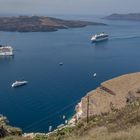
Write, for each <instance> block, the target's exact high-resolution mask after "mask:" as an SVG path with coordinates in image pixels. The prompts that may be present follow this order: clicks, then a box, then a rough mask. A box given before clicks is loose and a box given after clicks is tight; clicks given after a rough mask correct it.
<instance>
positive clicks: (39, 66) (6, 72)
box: [0, 16, 140, 132]
mask: <svg viewBox="0 0 140 140" xmlns="http://www.w3.org/2000/svg"><path fill="white" fill-rule="evenodd" d="M71 18H76V17H71ZM76 19H77V18H76ZM79 19H85V20H91V21H92V20H93V21H95V20H96V21H101V22H104V23H107V24H108V26H87V27H85V28H77V29H68V30H59V31H57V32H46V33H45V32H43V33H42V32H38V33H18V32H0V43H1V44H9V45H11V46H13V48H14V54H15V56H14V57H13V58H12V57H5V58H3V57H0V113H1V114H3V115H5V116H7V117H8V119H9V121H10V124H11V125H13V126H17V127H21V128H22V129H23V130H24V132H32V131H35V132H37V131H40V132H46V131H48V128H49V126H50V125H52V126H53V128H55V127H56V126H57V125H59V124H61V123H63V122H64V120H63V119H62V116H63V115H66V118H67V119H68V118H69V117H70V116H71V115H72V114H73V113H74V107H75V105H76V104H77V103H78V102H79V101H80V99H81V98H82V97H83V96H84V95H86V93H87V92H88V91H90V90H93V89H95V88H96V87H97V86H99V85H100V83H101V82H103V81H105V80H108V79H110V78H113V77H116V76H119V75H122V74H125V73H131V72H137V71H140V63H139V60H140V22H130V21H105V20H102V19H99V18H97V17H96V18H95V17H92V16H88V17H86V16H85V17H79ZM102 31H104V32H107V33H108V34H109V35H110V39H109V40H108V41H107V42H101V43H98V44H91V42H90V38H91V36H92V35H93V34H95V33H99V32H102ZM60 62H63V66H59V63H60ZM95 72H96V73H97V77H96V78H93V73H95ZM17 79H25V80H27V81H29V83H28V84H27V85H26V86H23V87H20V88H16V89H13V88H11V84H12V82H13V81H15V80H17Z"/></svg>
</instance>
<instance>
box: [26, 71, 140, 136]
mask: <svg viewBox="0 0 140 140" xmlns="http://www.w3.org/2000/svg"><path fill="white" fill-rule="evenodd" d="M139 85H140V72H136V73H130V74H125V75H122V76H119V77H116V78H113V79H110V80H107V81H105V82H103V83H101V85H100V86H99V87H98V88H96V89H95V90H92V91H90V92H89V93H87V94H86V95H85V96H84V97H83V98H82V99H81V101H80V102H79V103H78V104H77V105H76V107H75V110H76V113H75V114H74V115H73V116H72V117H71V119H70V120H69V121H68V124H66V125H64V126H62V127H60V128H57V129H55V130H54V131H52V132H49V133H24V134H23V137H28V138H34V137H36V136H37V135H42V136H49V135H52V134H54V133H57V131H59V130H62V129H64V128H67V127H70V128H72V127H75V126H76V123H77V122H78V121H79V120H81V119H85V118H86V117H87V97H89V102H90V103H89V117H90V116H96V115H102V114H106V113H110V112H111V111H112V110H120V109H122V108H124V107H125V106H126V105H127V101H128V100H129V101H131V100H133V99H134V98H139V97H140V94H139V91H140V88H139V87H140V86H139Z"/></svg>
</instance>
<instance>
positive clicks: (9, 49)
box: [0, 45, 13, 56]
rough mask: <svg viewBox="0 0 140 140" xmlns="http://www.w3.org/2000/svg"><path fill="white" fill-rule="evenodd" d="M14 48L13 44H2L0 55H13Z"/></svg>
mask: <svg viewBox="0 0 140 140" xmlns="http://www.w3.org/2000/svg"><path fill="white" fill-rule="evenodd" d="M12 55H13V48H12V47H11V46H6V45H0V56H12Z"/></svg>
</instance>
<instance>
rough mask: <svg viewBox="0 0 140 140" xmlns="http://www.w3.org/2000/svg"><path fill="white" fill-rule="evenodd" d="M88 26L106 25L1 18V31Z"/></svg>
mask: <svg viewBox="0 0 140 140" xmlns="http://www.w3.org/2000/svg"><path fill="white" fill-rule="evenodd" d="M88 25H106V24H103V23H97V22H89V21H80V20H63V19H58V18H53V17H43V16H18V17H0V31H13V32H14V31H17V32H51V31H57V30H58V29H68V28H79V27H85V26H88Z"/></svg>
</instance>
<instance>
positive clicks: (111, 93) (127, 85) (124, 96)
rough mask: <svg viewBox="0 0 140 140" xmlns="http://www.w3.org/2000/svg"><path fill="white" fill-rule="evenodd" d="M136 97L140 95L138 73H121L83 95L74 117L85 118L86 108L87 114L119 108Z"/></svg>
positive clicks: (91, 114) (97, 113) (101, 112)
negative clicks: (121, 74)
mask: <svg viewBox="0 0 140 140" xmlns="http://www.w3.org/2000/svg"><path fill="white" fill-rule="evenodd" d="M137 97H140V73H133V74H127V75H123V76H120V77H117V78H114V79H112V80H109V81H106V82H104V83H102V84H101V85H100V87H98V88H97V89H95V90H93V91H91V92H89V93H88V94H87V95H86V96H85V97H83V98H82V100H81V102H80V103H79V104H78V105H77V106H76V114H75V116H74V118H75V119H79V118H86V117H87V109H89V111H88V112H89V116H93V115H101V114H105V113H109V112H111V111H112V110H120V109H122V108H124V107H125V106H126V104H127V103H129V102H132V101H133V100H134V99H135V98H137ZM88 99H89V102H88Z"/></svg>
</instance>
